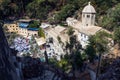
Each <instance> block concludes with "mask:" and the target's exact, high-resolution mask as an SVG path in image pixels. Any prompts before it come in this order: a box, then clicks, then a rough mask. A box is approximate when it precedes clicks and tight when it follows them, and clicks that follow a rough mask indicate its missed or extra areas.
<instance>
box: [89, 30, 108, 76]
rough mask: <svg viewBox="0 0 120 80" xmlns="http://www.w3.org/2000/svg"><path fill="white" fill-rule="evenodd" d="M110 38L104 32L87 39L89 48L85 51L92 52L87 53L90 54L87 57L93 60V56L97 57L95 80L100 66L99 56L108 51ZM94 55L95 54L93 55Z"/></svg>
mask: <svg viewBox="0 0 120 80" xmlns="http://www.w3.org/2000/svg"><path fill="white" fill-rule="evenodd" d="M109 37H110V34H108V33H107V32H105V31H100V32H98V33H96V34H95V35H93V36H91V37H90V39H89V46H88V47H87V49H92V50H93V52H92V53H91V52H87V54H88V53H90V54H89V55H88V56H90V57H92V58H94V55H98V57H99V59H98V68H97V73H96V75H97V76H96V78H98V74H99V71H100V70H99V69H100V64H101V56H102V55H103V54H104V53H106V52H107V51H108V49H109V48H108V41H109V40H108V38H109ZM94 53H95V54H94Z"/></svg>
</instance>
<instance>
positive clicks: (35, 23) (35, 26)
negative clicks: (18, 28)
mask: <svg viewBox="0 0 120 80" xmlns="http://www.w3.org/2000/svg"><path fill="white" fill-rule="evenodd" d="M39 26H40V24H39V22H38V21H32V22H31V23H30V25H29V26H28V27H29V28H39Z"/></svg>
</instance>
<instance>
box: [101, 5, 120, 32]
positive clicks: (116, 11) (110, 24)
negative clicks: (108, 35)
mask: <svg viewBox="0 0 120 80" xmlns="http://www.w3.org/2000/svg"><path fill="white" fill-rule="evenodd" d="M119 15H120V3H118V4H117V5H116V6H115V7H114V8H111V9H109V10H108V11H107V15H105V16H103V19H102V21H101V26H103V27H104V28H106V29H108V30H110V31H113V30H114V28H117V27H119V26H120V22H119V21H120V16H119Z"/></svg>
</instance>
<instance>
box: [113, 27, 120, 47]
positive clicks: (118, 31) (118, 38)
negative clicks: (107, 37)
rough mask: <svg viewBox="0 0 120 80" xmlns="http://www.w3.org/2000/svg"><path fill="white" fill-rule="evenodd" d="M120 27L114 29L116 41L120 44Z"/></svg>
mask: <svg viewBox="0 0 120 80" xmlns="http://www.w3.org/2000/svg"><path fill="white" fill-rule="evenodd" d="M119 34H120V27H118V28H115V29H114V34H113V39H114V42H115V43H117V44H118V45H119V46H120V35H119Z"/></svg>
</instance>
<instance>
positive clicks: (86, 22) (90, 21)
mask: <svg viewBox="0 0 120 80" xmlns="http://www.w3.org/2000/svg"><path fill="white" fill-rule="evenodd" d="M95 14H96V11H95V9H94V7H93V6H92V5H91V4H90V2H89V3H88V5H87V6H85V7H84V9H83V11H82V25H83V27H87V26H94V24H95Z"/></svg>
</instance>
